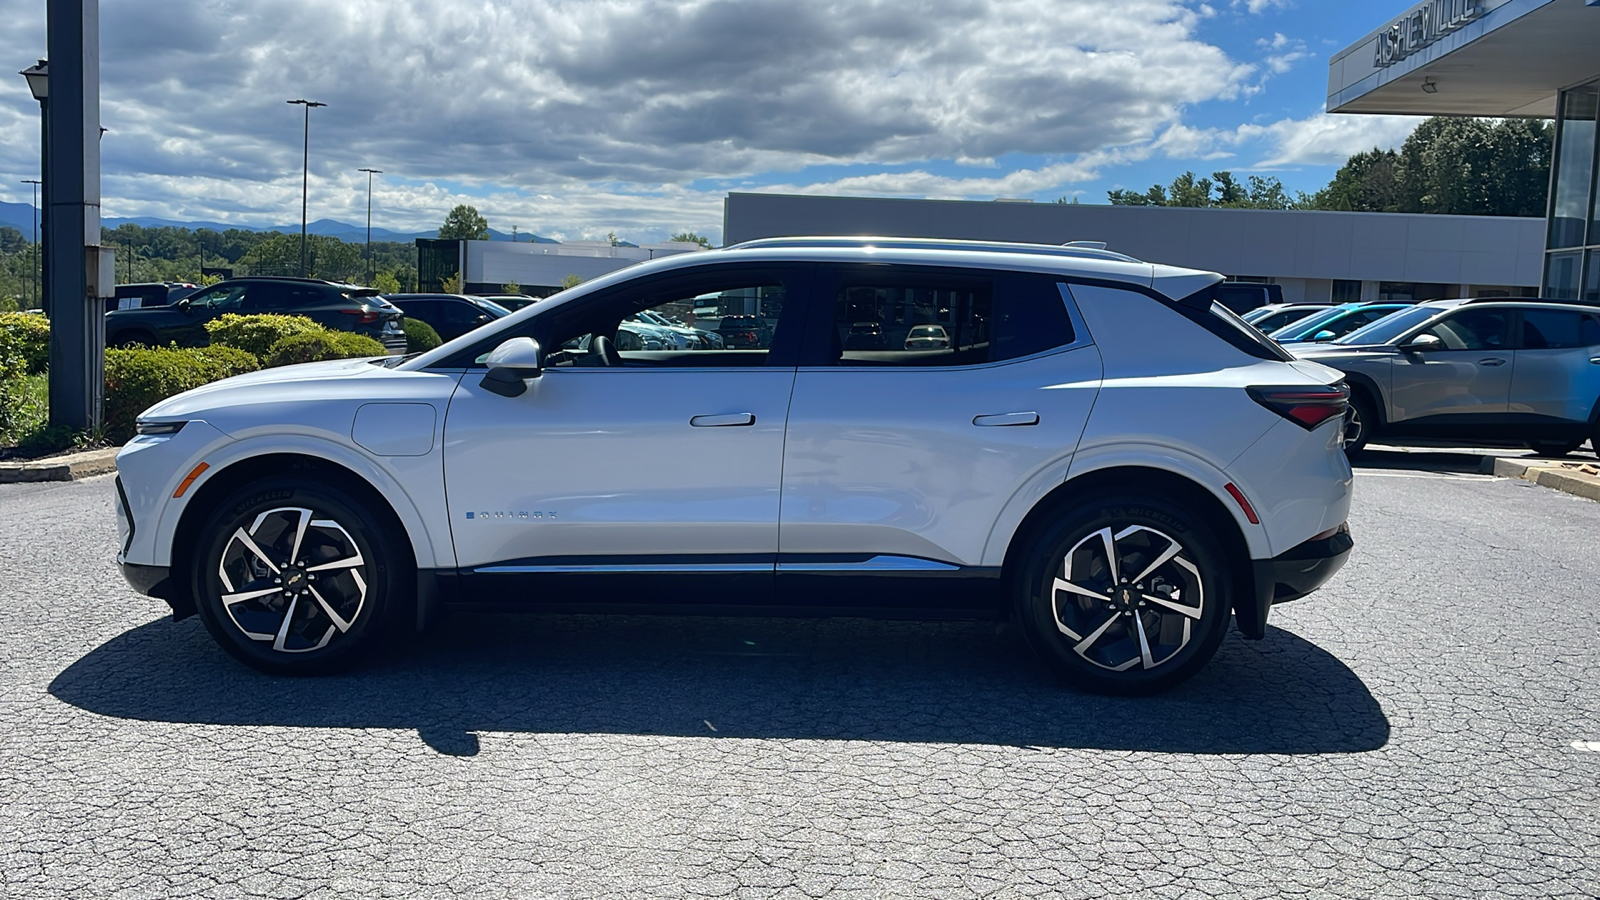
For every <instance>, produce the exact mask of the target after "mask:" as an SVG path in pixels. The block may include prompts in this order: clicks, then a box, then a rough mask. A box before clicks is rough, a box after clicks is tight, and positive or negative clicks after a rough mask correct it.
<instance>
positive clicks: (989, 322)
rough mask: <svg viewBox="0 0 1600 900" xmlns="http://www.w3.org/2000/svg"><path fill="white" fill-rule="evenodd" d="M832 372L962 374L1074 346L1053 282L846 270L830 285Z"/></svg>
mask: <svg viewBox="0 0 1600 900" xmlns="http://www.w3.org/2000/svg"><path fill="white" fill-rule="evenodd" d="M831 299H832V307H833V323H832V325H833V327H832V334H831V339H832V341H833V349H832V355H831V360H832V361H833V364H835V365H840V366H893V367H913V366H970V365H981V364H984V363H992V362H1003V361H1005V360H1009V359H1018V358H1021V357H1024V356H1031V355H1033V354H1035V353H1042V352H1044V351H1046V350H1050V349H1053V348H1055V347H1061V346H1065V345H1067V344H1071V343H1072V342H1073V340H1074V337H1075V335H1074V332H1073V327H1072V319H1071V317H1070V316H1069V315H1068V313H1067V308H1066V304H1065V302H1064V301H1063V299H1062V296H1061V290H1060V288H1059V287H1058V286H1057V284H1056V283H1055V280H1054V279H1053V278H1050V277H1049V276H1042V275H1027V274H1021V273H1007V272H999V273H988V272H981V271H944V270H940V271H928V270H893V269H882V268H877V267H862V268H860V269H848V270H844V271H841V272H840V273H839V278H838V280H837V281H836V282H835V283H834V289H833V296H832V298H831Z"/></svg>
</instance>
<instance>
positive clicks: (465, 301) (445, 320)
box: [384, 294, 511, 341]
mask: <svg viewBox="0 0 1600 900" xmlns="http://www.w3.org/2000/svg"><path fill="white" fill-rule="evenodd" d="M384 299H385V300H388V301H389V302H391V303H393V304H395V305H396V306H398V307H399V308H400V312H401V313H402V314H403V315H405V317H406V318H408V319H416V320H417V321H419V322H426V323H428V324H429V325H431V326H433V330H434V331H437V332H439V337H440V339H441V340H446V341H453V340H455V339H456V338H458V337H460V336H462V335H463V334H466V333H467V332H469V331H471V330H472V329H474V328H477V327H478V326H480V325H487V324H489V323H490V322H493V321H494V320H495V319H503V318H505V317H506V316H509V315H511V311H510V310H508V309H506V308H505V307H503V306H501V305H499V304H498V303H495V302H493V301H491V300H485V299H483V298H482V297H467V296H463V295H461V294H389V295H388V296H387V297H385V298H384Z"/></svg>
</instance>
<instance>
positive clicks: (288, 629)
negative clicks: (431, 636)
mask: <svg viewBox="0 0 1600 900" xmlns="http://www.w3.org/2000/svg"><path fill="white" fill-rule="evenodd" d="M200 533H201V534H203V535H206V537H204V538H202V539H201V541H200V546H199V547H198V548H197V553H196V554H195V560H194V569H193V572H192V579H193V581H192V585H193V590H194V597H195V598H196V604H195V605H196V608H197V610H198V612H199V614H200V618H201V620H202V621H204V622H205V626H206V630H208V631H209V632H211V636H212V637H213V638H215V639H216V641H217V643H219V644H221V645H222V647H223V649H224V650H226V651H228V653H230V654H232V655H233V656H234V657H235V658H236V659H238V660H239V661H240V662H243V663H245V664H246V665H248V666H251V667H253V668H256V669H260V670H261V671H263V672H270V673H273V674H279V675H302V674H318V673H324V672H331V671H335V670H338V669H342V668H346V667H348V666H350V665H352V664H354V663H355V662H357V661H359V660H360V659H361V658H362V657H364V656H365V655H367V654H368V653H370V652H371V651H372V650H373V649H374V648H375V647H376V646H377V645H378V644H379V643H381V642H382V638H383V637H384V633H385V631H386V630H387V620H388V619H389V618H390V613H391V612H393V611H394V610H396V609H399V608H403V606H404V601H405V599H406V598H408V597H409V596H410V593H411V591H410V589H409V587H408V586H409V585H410V582H411V563H410V556H409V553H407V552H406V548H405V547H404V545H403V544H402V543H401V542H403V541H404V540H405V536H404V534H403V533H401V532H400V530H399V528H398V527H396V526H394V525H392V524H390V523H388V522H385V521H384V520H382V519H380V518H379V517H377V516H375V515H373V513H372V512H371V511H370V509H369V508H368V506H367V505H366V504H364V503H363V502H362V501H360V500H358V499H356V498H354V497H352V496H351V495H349V494H348V493H346V492H345V491H344V490H341V489H340V488H338V487H335V486H334V485H332V484H328V483H325V482H323V481H320V480H316V479H314V478H309V477H296V478H285V479H273V480H266V481H260V482H256V483H254V484H250V485H247V486H245V487H243V488H241V489H239V490H237V491H235V492H234V493H233V494H232V495H230V496H229V497H228V498H226V499H225V500H223V502H222V503H221V504H220V505H219V506H218V507H217V508H216V510H215V511H213V512H212V513H211V515H210V517H209V520H208V521H207V522H206V524H205V526H204V528H203V530H202V531H201V532H200Z"/></svg>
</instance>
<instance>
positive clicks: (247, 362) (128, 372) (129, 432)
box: [105, 347, 260, 444]
mask: <svg viewBox="0 0 1600 900" xmlns="http://www.w3.org/2000/svg"><path fill="white" fill-rule="evenodd" d="M258 368H260V366H259V365H258V364H257V363H256V360H255V357H253V356H251V355H249V354H248V353H245V352H244V351H241V350H238V349H236V348H231V347H199V348H194V349H187V350H181V349H178V348H175V347H174V348H149V347H139V348H134V349H128V350H107V351H106V398H105V403H106V406H105V432H106V438H107V440H110V441H112V442H114V443H118V444H120V443H122V442H124V441H126V440H128V439H129V438H131V437H133V424H134V420H135V419H137V418H138V417H139V414H140V413H142V412H144V411H145V410H147V409H149V408H150V407H152V406H154V405H156V404H157V403H160V402H161V401H162V400H165V399H167V398H168V397H171V396H174V395H177V394H181V393H183V392H184V391H188V390H193V389H194V388H197V387H200V386H201V385H203V384H208V383H210V382H213V381H216V380H218V379H221V378H227V377H229V376H230V375H238V374H240V373H243V372H253V371H255V370H256V369H258Z"/></svg>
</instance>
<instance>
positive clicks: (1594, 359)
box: [1589, 356, 1600, 366]
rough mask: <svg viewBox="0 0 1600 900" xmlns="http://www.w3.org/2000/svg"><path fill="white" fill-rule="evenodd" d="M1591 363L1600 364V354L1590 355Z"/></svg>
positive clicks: (1593, 364)
mask: <svg viewBox="0 0 1600 900" xmlns="http://www.w3.org/2000/svg"><path fill="white" fill-rule="evenodd" d="M1589 364H1590V365H1592V366H1600V356H1591V357H1589Z"/></svg>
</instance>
